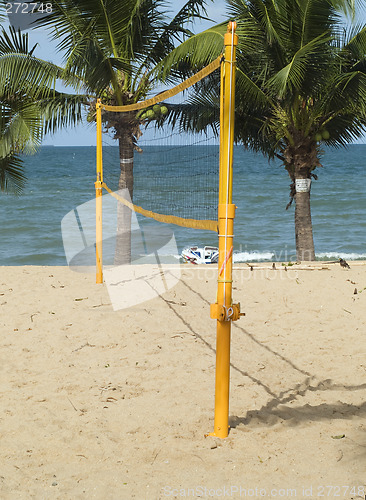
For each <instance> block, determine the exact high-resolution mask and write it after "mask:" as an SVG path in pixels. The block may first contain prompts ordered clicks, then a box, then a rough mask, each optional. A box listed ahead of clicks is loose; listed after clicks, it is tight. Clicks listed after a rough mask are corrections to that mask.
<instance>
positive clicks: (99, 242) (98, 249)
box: [95, 99, 103, 283]
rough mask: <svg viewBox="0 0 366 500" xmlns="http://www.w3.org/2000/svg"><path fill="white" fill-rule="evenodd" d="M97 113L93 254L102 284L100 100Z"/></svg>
mask: <svg viewBox="0 0 366 500" xmlns="http://www.w3.org/2000/svg"><path fill="white" fill-rule="evenodd" d="M96 111H97V180H96V182H95V228H96V234H95V253H96V268H97V275H96V282H97V283H103V242H102V240H103V219H102V214H103V205H102V195H103V193H102V191H103V188H102V182H103V158H102V107H101V101H100V99H98V100H97V104H96Z"/></svg>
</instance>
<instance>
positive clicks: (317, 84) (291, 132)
mask: <svg viewBox="0 0 366 500" xmlns="http://www.w3.org/2000/svg"><path fill="white" fill-rule="evenodd" d="M229 5H230V13H231V14H232V15H234V16H235V17H237V18H238V20H239V22H241V20H245V19H248V18H250V19H251V20H252V21H253V22H254V23H255V26H256V27H257V30H258V39H259V43H258V47H257V50H256V51H255V53H251V54H245V53H244V52H242V51H241V53H240V56H239V63H238V65H239V67H240V69H241V70H242V71H243V73H245V74H246V75H247V76H248V77H249V78H250V79H251V81H252V82H253V83H254V84H255V85H256V86H257V87H258V89H260V91H261V92H262V93H263V102H262V103H261V102H259V101H257V102H256V101H255V100H254V101H253V100H251V99H247V98H246V97H245V96H244V95H243V94H239V98H238V100H237V110H238V113H237V139H238V140H240V141H241V142H243V143H244V144H246V145H247V147H251V148H252V149H254V150H259V151H262V152H264V153H265V154H267V155H268V156H269V157H270V158H273V157H278V158H280V159H281V161H282V162H283V165H284V167H285V169H286V171H287V172H288V175H289V176H290V179H291V194H290V196H291V201H292V200H293V199H294V200H295V205H296V206H295V237H296V252H297V259H298V260H300V261H301V260H315V251H314V242H313V232H312V223H311V212H310V183H311V179H312V178H314V179H316V178H317V176H316V174H315V173H314V170H315V169H316V167H319V166H320V165H321V156H322V151H321V144H326V145H329V146H333V147H340V146H346V145H347V144H348V143H349V142H351V141H352V140H355V139H357V138H359V137H361V136H362V135H363V133H364V131H365V127H366V27H365V26H359V25H358V26H357V25H356V26H353V27H352V28H350V29H348V30H346V29H345V28H344V21H343V18H342V16H341V12H340V9H341V8H342V9H343V12H347V11H351V12H352V10H353V7H354V5H353V3H352V2H351V1H339V0H337V1H329V0H301V1H300V0H271V1H268V0H251V1H247V2H245V5H243V2H239V1H237V0H231V1H230V2H229ZM264 97H265V98H266V102H264ZM291 201H290V204H291Z"/></svg>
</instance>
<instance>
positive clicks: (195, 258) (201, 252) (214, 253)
mask: <svg viewBox="0 0 366 500" xmlns="http://www.w3.org/2000/svg"><path fill="white" fill-rule="evenodd" d="M181 257H182V259H183V260H184V262H190V263H191V264H215V263H216V264H217V262H218V260H219V249H218V248H217V247H187V248H184V249H183V250H182V253H181Z"/></svg>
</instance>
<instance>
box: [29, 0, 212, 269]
mask: <svg viewBox="0 0 366 500" xmlns="http://www.w3.org/2000/svg"><path fill="white" fill-rule="evenodd" d="M205 4H206V2H205V0H188V1H187V2H186V4H185V5H184V6H183V7H182V8H181V9H180V11H179V12H178V13H177V14H176V15H175V16H174V17H173V18H172V19H170V18H168V17H167V15H166V13H165V12H166V7H167V2H165V1H164V0H146V1H141V0H123V1H121V0H55V1H53V2H52V13H51V14H49V15H48V16H46V17H44V18H42V19H40V20H39V23H38V24H39V26H43V27H47V28H48V29H49V30H50V31H51V33H52V37H53V39H55V40H57V41H58V46H57V48H58V50H59V51H60V52H62V53H63V54H64V58H65V70H66V71H67V73H68V74H69V75H71V76H73V77H75V78H79V79H80V81H82V83H83V86H84V95H85V99H87V100H88V103H89V115H88V120H89V121H93V120H94V119H95V104H96V99H97V98H98V97H102V102H104V103H107V104H112V105H119V106H121V105H125V104H132V103H136V102H138V101H141V100H144V99H145V98H146V97H147V96H149V94H151V93H152V92H153V90H154V89H156V88H157V86H158V85H159V82H158V80H157V75H156V71H155V68H156V65H157V64H159V63H160V62H161V61H163V60H164V59H165V58H166V57H167V55H168V54H169V53H170V52H171V51H172V50H173V49H174V48H175V46H176V45H177V44H178V43H179V42H181V41H183V40H185V39H186V38H187V37H190V36H191V35H192V32H191V31H190V29H189V28H188V27H187V26H188V25H189V22H191V21H193V20H194V19H195V18H201V19H204V18H205V14H206V11H205ZM178 76H179V70H178V68H176V70H175V74H174V73H172V74H171V78H173V79H174V78H176V77H178ZM103 120H104V125H105V128H106V129H111V131H113V133H114V136H113V137H114V139H116V140H118V144H119V157H120V169H121V171H120V178H119V189H124V188H127V189H128V191H129V194H130V196H131V198H133V155H134V151H136V150H137V151H138V150H139V148H138V145H137V141H138V139H139V137H140V135H141V130H140V127H141V125H143V124H145V123H146V121H145V120H144V119H143V115H141V114H140V115H139V114H138V113H136V112H129V113H111V112H104V114H103ZM130 221H131V212H130V210H129V209H126V208H125V207H124V206H123V205H122V204H121V203H119V207H118V222H117V225H118V228H117V243H116V252H115V263H116V264H122V263H129V262H130V259H131V233H130V224H131V222H130Z"/></svg>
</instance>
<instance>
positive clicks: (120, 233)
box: [114, 132, 134, 265]
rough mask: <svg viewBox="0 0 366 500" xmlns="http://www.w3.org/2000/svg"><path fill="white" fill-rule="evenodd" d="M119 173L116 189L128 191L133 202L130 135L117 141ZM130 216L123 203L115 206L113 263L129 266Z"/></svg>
mask: <svg viewBox="0 0 366 500" xmlns="http://www.w3.org/2000/svg"><path fill="white" fill-rule="evenodd" d="M118 142H119V160H120V168H121V173H120V177H119V182H118V189H126V188H127V189H128V192H129V196H130V198H131V201H132V200H133V151H134V148H133V142H132V137H131V134H129V133H128V132H127V133H124V134H123V135H122V136H121V137H120V138H119V140H118ZM131 215H132V212H131V210H130V209H129V208H127V207H126V206H125V205H124V204H123V203H121V202H118V205H117V234H116V249H115V254H114V263H115V264H116V265H122V264H131Z"/></svg>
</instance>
